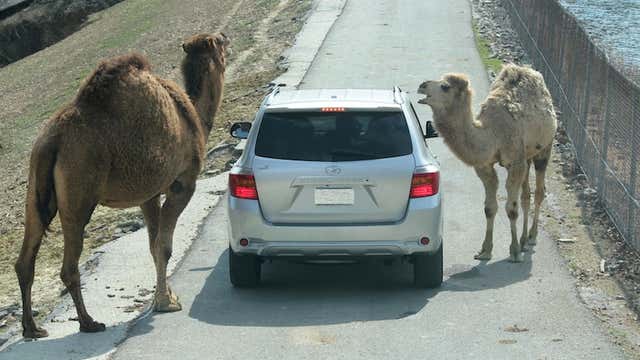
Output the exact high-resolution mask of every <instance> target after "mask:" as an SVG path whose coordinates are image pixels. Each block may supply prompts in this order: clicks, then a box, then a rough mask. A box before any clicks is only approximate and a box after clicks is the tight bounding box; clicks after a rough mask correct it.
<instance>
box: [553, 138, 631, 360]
mask: <svg viewBox="0 0 640 360" xmlns="http://www.w3.org/2000/svg"><path fill="white" fill-rule="evenodd" d="M557 139H558V142H557V143H556V144H555V146H554V150H555V151H554V153H553V154H552V162H551V164H550V166H549V170H548V172H547V193H548V197H547V199H546V200H545V204H544V205H545V206H544V210H543V219H542V225H541V226H542V227H543V228H544V229H545V231H546V232H547V233H548V234H549V235H550V236H551V239H553V240H554V241H556V242H557V245H558V251H559V252H560V254H561V255H562V257H563V258H564V260H565V261H566V264H567V267H568V269H569V271H570V272H571V273H572V274H573V275H574V277H575V279H576V289H577V292H578V295H579V296H580V298H581V299H582V301H583V302H584V303H585V305H586V306H587V307H588V308H589V309H591V310H592V312H593V314H594V315H595V316H596V317H597V318H598V319H599V320H600V321H602V322H603V323H604V324H605V325H606V327H605V328H606V329H608V331H609V335H610V336H611V339H612V341H614V342H615V343H616V344H618V345H619V346H621V347H622V349H623V350H624V352H625V355H626V356H627V358H629V359H640V322H639V320H640V315H639V313H638V310H639V305H640V286H639V285H638V284H640V263H639V262H638V258H639V254H638V252H637V251H636V250H634V249H632V248H631V247H630V246H629V245H627V244H626V243H625V241H624V239H623V238H622V237H621V236H620V234H619V232H618V231H617V230H616V228H615V227H614V225H613V224H612V222H611V220H610V218H609V216H608V215H607V214H606V212H605V211H604V210H603V208H602V206H601V205H600V204H599V202H598V199H597V196H596V192H595V190H594V189H592V188H591V187H590V186H589V183H588V179H587V177H586V176H585V175H584V174H583V173H582V170H580V167H579V165H578V164H577V163H576V161H575V157H574V155H573V151H572V145H571V143H570V141H569V139H568V138H567V137H566V135H564V132H563V130H562V129H560V130H559V133H558V136H557Z"/></svg>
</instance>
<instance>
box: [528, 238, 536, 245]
mask: <svg viewBox="0 0 640 360" xmlns="http://www.w3.org/2000/svg"><path fill="white" fill-rule="evenodd" d="M537 243H538V240H537V239H536V237H535V236H529V241H527V244H528V245H529V246H534V245H535V244H537Z"/></svg>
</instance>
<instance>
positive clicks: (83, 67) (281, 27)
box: [0, 0, 311, 332]
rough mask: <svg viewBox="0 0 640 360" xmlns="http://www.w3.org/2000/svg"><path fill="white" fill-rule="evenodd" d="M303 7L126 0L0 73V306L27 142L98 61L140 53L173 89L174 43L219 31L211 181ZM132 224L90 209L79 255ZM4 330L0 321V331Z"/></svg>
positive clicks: (53, 240) (47, 276)
mask: <svg viewBox="0 0 640 360" xmlns="http://www.w3.org/2000/svg"><path fill="white" fill-rule="evenodd" d="M310 5H311V0H217V1H197V0H146V1H143V0H126V1H124V2H122V3H120V4H117V5H115V6H113V7H111V8H109V9H106V10H104V11H102V12H98V13H96V14H93V15H92V16H91V17H90V20H89V21H88V22H87V23H86V24H85V26H84V27H83V28H82V29H81V30H80V31H78V32H76V33H74V34H73V35H71V36H69V37H68V38H66V39H64V40H62V41H61V42H59V43H57V44H55V45H53V46H51V47H49V48H47V49H44V50H42V51H40V52H38V53H36V54H33V55H31V56H29V57H27V58H24V59H22V60H20V61H18V62H16V63H13V64H11V65H8V66H6V67H4V68H2V69H0V94H2V96H1V97H0V108H1V109H3V111H2V114H1V115H0V169H1V170H0V172H1V173H0V249H2V251H0V310H2V308H4V307H8V306H13V305H17V304H18V301H19V298H20V295H19V294H20V292H19V287H18V284H17V280H16V278H15V275H14V272H13V263H14V261H15V259H16V256H17V254H18V251H19V248H20V246H21V244H22V236H23V225H22V222H23V215H24V194H25V190H26V173H27V169H28V163H27V159H28V156H29V152H30V147H31V144H32V142H33V140H34V138H35V136H36V134H37V131H38V129H39V127H40V125H41V124H42V122H43V121H44V120H45V119H47V118H48V117H49V116H50V115H51V114H52V113H53V112H54V111H55V110H56V109H57V108H59V107H60V106H61V105H62V104H64V103H66V102H68V101H69V100H71V99H72V98H73V96H74V94H75V92H76V90H77V88H78V85H79V84H80V82H81V81H82V79H83V78H84V77H85V76H86V75H88V74H89V73H90V71H91V70H92V69H93V68H94V67H95V65H96V64H97V63H98V62H99V60H100V59H102V58H105V57H108V56H112V55H116V54H120V53H123V52H127V51H130V50H135V51H139V52H143V53H144V54H146V55H147V56H148V57H149V58H150V60H151V63H152V66H153V71H154V72H155V73H157V74H159V75H160V76H163V77H166V78H169V79H173V80H176V81H178V82H179V83H181V82H182V79H181V74H180V70H179V67H180V61H181V59H182V56H183V52H182V49H181V47H180V45H181V43H182V40H184V39H185V38H187V37H188V36H190V35H192V34H195V33H199V32H214V31H219V30H222V31H224V32H225V33H226V34H227V35H228V36H229V37H230V38H231V39H232V50H233V52H232V55H231V57H230V59H229V61H230V63H229V65H228V68H227V78H226V88H225V94H224V100H223V105H222V109H221V111H220V113H219V115H218V116H217V118H216V121H215V125H214V129H213V131H212V133H211V135H210V138H209V141H208V146H209V149H211V150H212V151H210V155H209V156H208V163H207V165H206V168H205V169H204V170H203V175H202V176H209V175H213V174H215V173H217V172H218V171H220V170H222V169H223V168H224V167H225V166H227V165H228V162H229V160H230V158H231V149H230V147H229V145H227V146H225V144H233V143H234V142H233V140H232V139H230V138H229V136H228V135H227V133H228V128H229V125H230V123H232V122H234V121H239V120H244V119H249V118H251V117H252V116H253V114H254V112H255V110H256V109H257V108H258V106H259V103H260V101H261V100H262V97H263V96H264V94H266V93H267V92H268V91H269V87H268V84H269V82H270V81H271V80H272V79H274V78H275V77H277V76H278V75H279V74H280V73H281V72H282V70H281V69H279V67H278V61H279V57H280V55H281V53H282V52H283V50H284V49H285V48H287V47H288V46H290V45H291V44H292V43H293V40H294V38H295V35H296V34H297V33H298V31H299V29H300V28H301V26H302V24H303V22H304V18H305V16H306V13H307V11H308V10H309V8H310ZM214 148H217V150H215V151H213V150H214ZM141 226H143V224H142V216H141V214H140V212H139V210H138V209H129V210H112V209H108V208H104V207H99V208H98V209H96V211H95V213H94V216H93V218H92V220H91V222H90V223H89V225H88V226H87V230H86V233H85V236H86V238H85V247H84V248H85V251H84V258H86V256H87V255H90V254H91V252H92V249H95V248H96V247H98V246H100V245H101V244H104V243H105V242H108V241H111V240H113V239H115V238H118V237H120V236H122V235H124V234H125V233H127V232H130V231H135V230H137V229H138V228H140V227H141ZM52 230H53V231H52V232H51V233H50V234H49V236H48V237H47V238H45V239H44V241H43V245H42V248H41V249H40V253H39V256H38V260H37V262H36V281H35V285H34V291H33V297H34V306H35V308H37V309H39V310H40V313H41V314H46V313H47V312H48V310H49V309H50V308H51V305H52V304H53V303H54V302H55V300H56V298H57V297H58V296H59V294H60V292H61V290H62V284H61V282H60V280H59V278H58V273H59V268H60V265H61V260H62V256H61V255H62V236H61V229H60V225H59V222H58V221H57V220H55V221H54V223H53V224H52ZM0 312H1V311H0ZM5 320H7V319H5ZM8 320H9V323H10V322H11V320H12V319H10V318H9V319H8ZM3 327H5V328H6V325H5V324H4V323H3V322H2V319H0V332H1V331H2V328H3Z"/></svg>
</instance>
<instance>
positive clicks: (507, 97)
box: [418, 65, 557, 262]
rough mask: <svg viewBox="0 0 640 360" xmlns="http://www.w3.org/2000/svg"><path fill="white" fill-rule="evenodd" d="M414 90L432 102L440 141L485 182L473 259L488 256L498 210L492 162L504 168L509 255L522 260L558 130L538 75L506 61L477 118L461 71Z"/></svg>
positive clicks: (424, 101) (535, 229)
mask: <svg viewBox="0 0 640 360" xmlns="http://www.w3.org/2000/svg"><path fill="white" fill-rule="evenodd" d="M418 93H420V94H424V95H426V97H425V98H423V99H421V100H420V101H419V102H420V103H422V104H428V105H429V106H431V109H432V111H433V119H434V123H435V125H436V129H437V130H438V131H439V132H440V134H441V135H442V137H443V139H444V142H445V143H446V144H447V145H448V146H449V148H451V150H452V151H453V153H454V154H455V155H456V156H457V157H458V158H459V159H460V160H462V161H463V162H464V163H466V164H467V165H470V166H473V167H474V169H475V171H476V173H477V174H478V176H479V177H480V180H482V183H483V184H484V189H485V208H484V211H485V215H486V218H487V229H486V234H485V238H484V242H483V243H482V249H481V250H480V252H479V253H478V254H477V255H476V256H475V258H476V259H479V260H489V259H491V251H492V250H493V223H494V219H495V215H496V212H497V209H498V202H497V200H496V194H497V189H498V176H497V175H496V171H495V169H494V164H495V163H499V164H500V165H501V166H503V167H505V168H506V169H507V172H508V176H507V184H506V188H507V204H506V210H507V215H508V217H509V221H510V223H511V247H510V254H511V257H510V259H511V261H513V262H521V261H522V259H523V257H522V251H523V250H524V249H525V245H526V244H527V241H528V243H529V244H530V245H533V244H535V242H536V236H537V234H538V219H539V216H540V204H541V203H542V200H543V199H544V191H545V187H544V176H545V172H546V168H547V163H548V161H549V157H550V155H551V146H552V142H553V137H554V134H555V132H556V128H557V120H556V115H555V111H554V109H553V102H552V99H551V95H550V94H549V91H548V90H547V87H546V85H545V83H544V79H543V78H542V75H541V74H540V73H539V72H537V71H535V70H533V69H531V68H528V67H520V66H516V65H505V66H504V68H503V69H502V71H501V72H500V74H499V75H498V77H497V79H496V80H495V82H494V83H493V84H492V85H491V89H490V92H489V96H488V97H487V99H486V100H485V102H484V103H483V104H482V107H481V109H480V113H479V114H478V116H477V118H476V119H474V118H473V114H472V111H471V96H472V91H471V89H470V87H469V80H468V79H467V77H466V76H465V75H461V74H447V75H445V76H444V77H443V78H442V79H441V80H439V81H426V82H424V83H422V84H421V85H420V87H419V88H418ZM531 162H533V164H534V167H535V170H536V190H535V211H534V216H533V224H532V226H531V230H530V231H529V232H528V233H527V225H528V214H529V204H530V192H529V168H530V167H531ZM520 189H522V193H521V194H520V195H521V201H522V204H521V206H522V211H523V215H524V216H523V229H522V237H521V238H520V241H519V242H518V239H517V227H516V220H517V218H518V195H519V194H518V193H519V191H520Z"/></svg>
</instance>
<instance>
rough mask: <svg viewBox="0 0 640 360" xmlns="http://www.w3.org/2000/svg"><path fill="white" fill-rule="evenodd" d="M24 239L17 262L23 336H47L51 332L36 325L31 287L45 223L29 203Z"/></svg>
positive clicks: (31, 337)
mask: <svg viewBox="0 0 640 360" xmlns="http://www.w3.org/2000/svg"><path fill="white" fill-rule="evenodd" d="M24 231H25V232H24V240H23V242H22V249H21V250H20V255H19V256H18V260H17V261H16V264H15V270H16V274H17V276H18V283H19V284H20V292H21V294H22V329H23V330H22V336H24V337H25V338H30V339H33V338H41V337H47V336H48V335H49V334H48V333H47V331H46V330H45V329H43V328H40V327H38V326H36V322H35V320H34V319H33V312H32V310H31V308H32V306H31V287H32V285H33V277H34V271H35V264H36V255H37V254H38V250H39V249H40V244H41V243H42V237H43V236H44V232H45V225H43V224H42V223H41V221H40V217H39V215H38V214H37V213H36V210H35V209H34V208H33V206H30V205H29V204H28V205H27V216H26V219H25V229H24Z"/></svg>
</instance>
